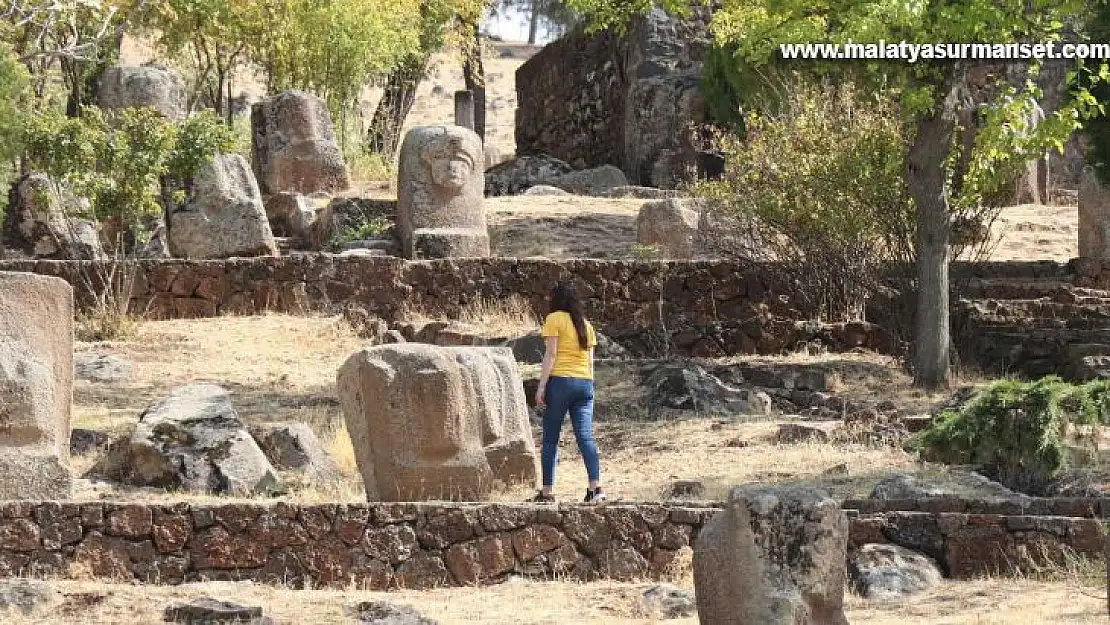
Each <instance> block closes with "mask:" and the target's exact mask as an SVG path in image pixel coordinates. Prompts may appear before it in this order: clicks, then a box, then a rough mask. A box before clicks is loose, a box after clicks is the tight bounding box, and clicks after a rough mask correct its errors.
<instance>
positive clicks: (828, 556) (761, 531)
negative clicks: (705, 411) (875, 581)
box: [694, 486, 848, 625]
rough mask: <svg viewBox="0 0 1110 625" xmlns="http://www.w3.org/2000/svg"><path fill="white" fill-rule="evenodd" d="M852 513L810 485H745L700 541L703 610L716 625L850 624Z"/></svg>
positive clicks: (697, 577)
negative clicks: (848, 569) (847, 607)
mask: <svg viewBox="0 0 1110 625" xmlns="http://www.w3.org/2000/svg"><path fill="white" fill-rule="evenodd" d="M847 548H848V518H847V516H845V514H844V512H843V511H842V510H841V509H840V505H839V504H838V503H837V502H836V501H835V500H833V499H830V498H829V497H828V496H827V495H826V494H825V493H823V492H821V491H819V490H816V489H813V488H807V487H799V486H784V487H744V486H738V487H736V488H734V489H733V490H732V492H731V493H730V495H729V500H728V503H727V504H726V506H725V509H724V510H722V511H721V512H718V513H717V514H716V515H715V516H714V517H713V518H712V519H711V520H710V521H709V522H708V523H707V524H706V525H705V526H704V527H703V528H702V530H701V532H700V533H699V534H698V539H697V541H696V542H695V543H694V586H695V589H696V594H697V605H698V616H699V618H700V619H701V622H702V623H713V624H714V625H751V624H753V623H760V624H761V625H763V624H767V625H780V624H781V625H847V623H848V620H847V618H846V617H845V616H844V587H845V584H846V582H847V580H846V574H845V566H846V564H845V558H846V553H847Z"/></svg>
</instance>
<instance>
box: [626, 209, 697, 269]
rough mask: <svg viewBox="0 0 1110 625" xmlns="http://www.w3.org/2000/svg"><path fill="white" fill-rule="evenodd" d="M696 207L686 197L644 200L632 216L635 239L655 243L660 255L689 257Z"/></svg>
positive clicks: (694, 235) (693, 247)
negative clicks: (634, 219)
mask: <svg viewBox="0 0 1110 625" xmlns="http://www.w3.org/2000/svg"><path fill="white" fill-rule="evenodd" d="M698 208H700V207H699V206H698V205H697V204H696V203H694V202H689V201H687V200H678V199H674V200H660V201H658V202H645V203H644V205H643V206H641V207H640V213H639V215H637V217H636V241H637V242H638V243H639V244H641V245H651V246H655V247H657V248H658V249H659V252H660V255H661V256H662V257H663V258H683V259H688V258H691V257H693V256H694V253H695V252H696V251H697V241H698V224H699V222H700V221H701V211H700V210H696V209H698Z"/></svg>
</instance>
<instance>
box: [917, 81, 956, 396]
mask: <svg viewBox="0 0 1110 625" xmlns="http://www.w3.org/2000/svg"><path fill="white" fill-rule="evenodd" d="M945 93H946V92H945V91H942V92H941V94H942V96H943V95H944V94H945ZM946 99H947V100H948V101H947V102H945V103H943V105H941V103H938V110H937V111H936V112H935V113H933V114H932V115H930V116H929V117H925V118H923V119H922V120H921V121H920V122H918V126H917V136H916V138H915V139H914V142H913V145H911V146H910V151H909V158H908V163H907V172H906V183H907V186H908V187H909V192H910V195H911V196H912V197H913V200H914V205H915V207H916V209H917V238H916V244H917V314H916V318H915V330H916V332H915V336H914V381H915V382H916V383H917V384H918V385H919V386H923V387H925V388H927V389H940V388H944V387H946V386H947V385H948V375H949V368H950V365H951V359H950V354H949V343H950V336H949V335H950V328H949V308H948V305H949V304H948V300H949V291H948V289H949V285H948V242H949V237H950V234H951V227H950V223H949V216H948V198H947V194H946V192H945V166H944V162H945V159H946V157H947V156H948V153H949V149H950V147H951V141H952V133H953V132H954V123H953V119H954V117H953V115H952V110H951V108H950V106H951V105H952V102H953V101H954V98H946Z"/></svg>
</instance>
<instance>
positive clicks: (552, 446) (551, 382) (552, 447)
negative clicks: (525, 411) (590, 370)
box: [541, 376, 601, 486]
mask: <svg viewBox="0 0 1110 625" xmlns="http://www.w3.org/2000/svg"><path fill="white" fill-rule="evenodd" d="M544 401H545V402H546V408H545V409H544V413H543V452H542V462H541V464H542V466H543V485H544V486H554V485H555V463H556V461H557V460H558V456H559V435H560V433H561V431H562V429H563V418H564V417H565V416H566V414H567V412H570V423H571V425H573V426H574V438H575V439H576V440H577V441H578V450H579V451H580V452H582V460H583V462H585V463H586V474H587V475H588V476H589V479H590V481H591V482H596V481H599V480H600V479H601V461H600V460H598V457H597V443H596V442H594V383H593V380H586V379H583V378H565V377H558V376H552V377H550V378H548V380H547V388H546V389H545V390H544Z"/></svg>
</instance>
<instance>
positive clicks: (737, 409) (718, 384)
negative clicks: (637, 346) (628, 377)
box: [640, 362, 771, 416]
mask: <svg viewBox="0 0 1110 625" xmlns="http://www.w3.org/2000/svg"><path fill="white" fill-rule="evenodd" d="M640 375H641V377H642V378H643V379H644V386H646V387H647V388H648V389H649V391H650V392H651V402H652V404H653V405H655V406H659V407H663V408H671V409H676V410H696V411H698V412H703V413H725V414H744V415H757V416H766V415H768V414H770V413H771V398H770V397H769V396H768V395H767V394H766V393H765V392H763V391H756V390H752V389H745V388H734V387H732V386H729V385H727V384H725V383H724V382H722V381H721V380H720V379H719V378H717V377H716V376H714V375H712V374H711V373H709V372H707V371H706V370H705V369H704V368H703V367H702V366H701V365H698V364H695V363H693V362H668V363H653V364H649V365H645V366H644V367H643V368H642V369H641V372H640Z"/></svg>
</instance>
